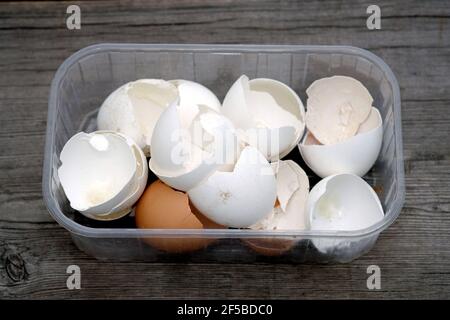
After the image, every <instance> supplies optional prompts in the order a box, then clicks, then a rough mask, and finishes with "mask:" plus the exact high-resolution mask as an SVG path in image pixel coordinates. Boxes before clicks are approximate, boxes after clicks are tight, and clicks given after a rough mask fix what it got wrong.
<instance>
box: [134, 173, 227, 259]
mask: <svg viewBox="0 0 450 320" xmlns="http://www.w3.org/2000/svg"><path fill="white" fill-rule="evenodd" d="M135 212H136V216H135V218H136V225H137V227H138V228H141V229H203V228H221V227H222V226H220V225H218V224H216V223H214V222H212V221H210V220H209V219H207V218H206V217H204V216H202V215H201V214H200V213H198V212H196V211H195V210H193V209H192V208H191V206H190V205H189V199H188V196H187V195H186V194H185V193H183V192H180V191H176V190H174V189H172V188H170V187H169V186H167V185H166V184H164V183H163V182H161V181H159V180H158V181H155V182H153V183H152V184H151V185H150V186H148V187H147V189H146V190H145V191H144V193H143V195H142V197H141V198H140V200H139V202H138V203H137V205H136V210H135ZM144 240H145V241H146V242H147V243H148V244H150V245H152V246H154V247H156V248H158V249H160V250H164V251H168V252H189V251H194V250H198V249H201V248H204V247H206V246H207V245H209V244H210V243H211V242H212V241H213V240H212V239H205V238H164V237H154V238H153V237H148V238H145V239H144Z"/></svg>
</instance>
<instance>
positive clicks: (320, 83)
mask: <svg viewBox="0 0 450 320" xmlns="http://www.w3.org/2000/svg"><path fill="white" fill-rule="evenodd" d="M306 94H307V95H308V100H307V108H306V110H307V111H306V127H307V128H308V130H309V131H310V132H312V134H313V135H314V136H315V137H316V139H317V140H318V141H320V142H321V143H322V144H324V145H331V144H336V143H339V142H343V141H345V140H347V139H348V138H350V137H352V136H354V135H355V134H356V132H357V131H358V128H359V127H360V125H361V123H363V122H364V121H365V120H366V119H367V117H368V116H369V113H370V110H371V107H372V102H373V98H372V96H371V95H370V93H369V91H368V90H367V89H366V87H364V85H363V84H362V83H361V82H359V81H358V80H356V79H353V78H350V77H345V76H333V77H329V78H322V79H319V80H316V81H314V82H313V83H312V84H311V85H310V86H309V88H308V89H307V90H306Z"/></svg>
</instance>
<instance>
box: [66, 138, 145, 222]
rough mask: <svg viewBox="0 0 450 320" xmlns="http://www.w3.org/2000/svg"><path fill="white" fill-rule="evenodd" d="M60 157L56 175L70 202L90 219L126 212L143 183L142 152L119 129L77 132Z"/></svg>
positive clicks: (101, 218)
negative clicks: (115, 130)
mask: <svg viewBox="0 0 450 320" xmlns="http://www.w3.org/2000/svg"><path fill="white" fill-rule="evenodd" d="M60 160H61V163H62V164H61V166H60V167H59V168H58V177H59V179H60V182H61V185H62V187H63V190H64V192H65V194H66V196H67V198H68V199H69V202H70V206H71V207H72V208H74V209H75V210H78V211H79V212H80V213H82V214H84V215H85V216H87V217H89V218H92V219H96V220H112V219H117V218H119V217H122V216H124V215H125V214H127V213H129V212H130V211H131V208H132V206H133V205H134V203H135V202H136V200H137V199H138V198H139V196H140V195H141V194H142V191H143V189H144V187H145V185H146V183H147V175H148V169H147V166H146V158H145V156H144V154H143V153H142V151H141V149H140V148H139V147H138V146H137V145H136V144H135V143H134V141H133V140H132V139H130V138H128V137H126V136H124V135H122V134H119V133H115V132H108V131H96V132H93V133H84V132H80V133H78V134H76V135H74V136H73V137H72V138H70V139H69V141H68V142H67V143H66V144H65V145H64V147H63V149H62V151H61V154H60Z"/></svg>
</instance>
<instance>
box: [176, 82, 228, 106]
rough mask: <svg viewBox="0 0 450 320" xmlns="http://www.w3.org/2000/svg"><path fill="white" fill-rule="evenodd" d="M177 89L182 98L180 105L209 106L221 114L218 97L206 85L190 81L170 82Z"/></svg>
mask: <svg viewBox="0 0 450 320" xmlns="http://www.w3.org/2000/svg"><path fill="white" fill-rule="evenodd" d="M169 82H170V83H171V84H173V85H174V86H176V87H177V89H178V93H179V96H180V104H181V105H183V104H195V105H204V106H208V107H210V108H211V109H213V110H215V111H217V112H220V108H221V104H220V101H219V99H218V98H217V96H216V95H215V94H214V93H213V92H212V91H211V90H209V89H208V88H207V87H205V86H204V85H202V84H200V83H197V82H194V81H189V80H182V79H176V80H169Z"/></svg>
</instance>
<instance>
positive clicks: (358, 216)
mask: <svg viewBox="0 0 450 320" xmlns="http://www.w3.org/2000/svg"><path fill="white" fill-rule="evenodd" d="M306 211H307V215H308V218H309V225H310V229H311V230H315V231H355V230H361V229H365V228H368V227H370V226H372V225H374V224H376V223H377V222H379V221H381V220H382V219H383V217H384V212H383V208H382V206H381V203H380V200H379V199H378V196H377V194H376V193H375V191H374V190H373V189H372V187H371V186H370V185H369V184H368V183H367V182H365V181H364V180H363V179H362V178H360V177H358V176H356V175H353V174H337V175H333V176H329V177H327V178H325V179H322V180H321V181H319V182H318V183H317V184H316V185H315V186H314V188H312V190H311V192H310V193H309V196H308V200H307V203H306ZM312 241H313V243H314V245H315V246H316V248H317V249H318V250H319V251H321V252H329V251H331V250H334V249H335V248H339V247H350V244H351V241H350V240H348V239H347V240H341V239H337V238H332V237H331V238H320V237H319V238H314V239H313V240H312Z"/></svg>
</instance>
